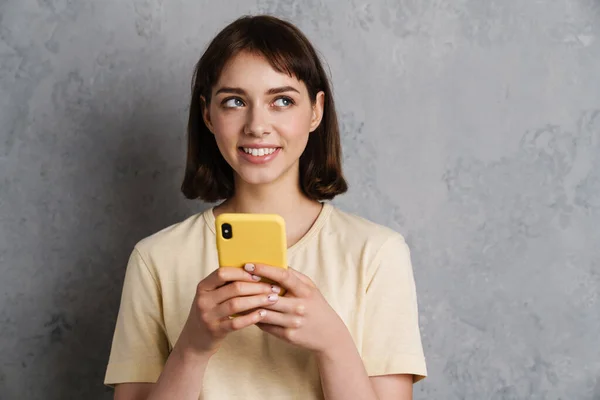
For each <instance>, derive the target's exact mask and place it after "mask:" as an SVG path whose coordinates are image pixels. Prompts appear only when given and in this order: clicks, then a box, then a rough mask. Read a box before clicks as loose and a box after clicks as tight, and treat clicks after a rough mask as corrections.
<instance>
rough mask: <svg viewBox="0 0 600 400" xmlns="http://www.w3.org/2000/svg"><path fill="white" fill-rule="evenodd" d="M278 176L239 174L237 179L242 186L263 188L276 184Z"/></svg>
mask: <svg viewBox="0 0 600 400" xmlns="http://www.w3.org/2000/svg"><path fill="white" fill-rule="evenodd" d="M279 177H280V176H279V175H278V174H273V173H270V174H264V173H262V174H240V175H239V178H240V181H241V182H240V183H242V182H243V184H244V185H250V186H265V185H270V184H272V183H274V182H276V181H277V180H279Z"/></svg>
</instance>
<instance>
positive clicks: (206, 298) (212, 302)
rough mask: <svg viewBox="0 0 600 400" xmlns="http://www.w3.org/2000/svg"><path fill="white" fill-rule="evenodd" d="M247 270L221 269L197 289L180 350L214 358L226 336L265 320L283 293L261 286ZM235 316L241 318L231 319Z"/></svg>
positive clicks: (181, 337) (264, 284)
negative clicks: (267, 307)
mask: <svg viewBox="0 0 600 400" xmlns="http://www.w3.org/2000/svg"><path fill="white" fill-rule="evenodd" d="M257 279H260V278H258V277H256V276H254V275H252V274H250V273H248V272H246V271H245V270H244V269H243V268H232V267H223V268H217V269H216V270H215V271H213V272H212V273H211V274H210V275H208V276H207V277H206V278H204V279H203V280H202V281H201V282H200V283H199V284H198V286H197V288H196V296H195V297H194V301H193V303H192V307H191V310H190V314H189V316H188V319H187V321H186V324H185V326H184V327H183V331H182V332H181V335H180V338H179V340H178V341H177V345H176V346H178V347H179V346H183V348H179V350H180V351H181V350H183V351H184V352H189V351H191V352H192V353H193V354H194V355H200V356H209V357H210V356H212V355H213V354H214V353H215V352H216V351H217V350H218V348H219V346H220V344H221V342H222V340H223V339H224V338H225V336H226V335H227V334H228V333H229V332H232V331H236V330H240V329H243V328H246V327H247V326H250V325H254V324H256V323H258V322H260V321H261V320H262V318H263V317H264V316H265V315H266V312H267V311H266V310H264V309H262V308H261V307H266V306H269V305H272V304H274V303H276V302H277V300H278V299H279V297H278V293H280V291H281V289H280V288H279V287H278V286H276V285H271V284H268V283H263V282H257ZM231 315H237V316H236V317H235V318H230V316H231Z"/></svg>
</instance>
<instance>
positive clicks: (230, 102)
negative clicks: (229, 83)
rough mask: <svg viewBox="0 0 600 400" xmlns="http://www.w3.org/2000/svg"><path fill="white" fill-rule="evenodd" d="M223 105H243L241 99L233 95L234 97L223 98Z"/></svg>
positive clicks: (234, 106) (230, 106)
mask: <svg viewBox="0 0 600 400" xmlns="http://www.w3.org/2000/svg"><path fill="white" fill-rule="evenodd" d="M223 105H224V106H225V107H228V108H236V107H243V106H244V102H243V101H242V100H240V99H238V98H235V97H234V98H231V99H227V100H225V102H223Z"/></svg>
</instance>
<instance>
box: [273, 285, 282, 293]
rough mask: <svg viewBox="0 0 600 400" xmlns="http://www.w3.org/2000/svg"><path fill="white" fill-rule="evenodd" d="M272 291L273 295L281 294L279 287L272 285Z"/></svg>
mask: <svg viewBox="0 0 600 400" xmlns="http://www.w3.org/2000/svg"><path fill="white" fill-rule="evenodd" d="M271 291H272V292H273V293H281V288H280V287H279V286H275V285H271Z"/></svg>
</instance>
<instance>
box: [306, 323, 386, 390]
mask: <svg viewBox="0 0 600 400" xmlns="http://www.w3.org/2000/svg"><path fill="white" fill-rule="evenodd" d="M336 343H337V345H336V346H334V347H331V348H330V349H328V350H327V351H325V352H323V353H317V355H316V357H317V364H318V366H319V373H320V375H321V385H322V386H323V395H324V396H325V399H326V400H338V399H339V400H342V399H364V400H380V398H379V397H377V393H376V392H375V390H374V388H373V385H371V382H370V380H369V376H368V375H367V371H366V370H365V366H364V364H363V361H362V359H361V357H360V355H359V354H358V351H357V350H356V346H355V345H354V341H353V340H352V338H351V337H350V334H349V333H348V334H347V335H344V336H343V337H340V338H338V341H337V342H336Z"/></svg>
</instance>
